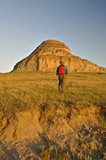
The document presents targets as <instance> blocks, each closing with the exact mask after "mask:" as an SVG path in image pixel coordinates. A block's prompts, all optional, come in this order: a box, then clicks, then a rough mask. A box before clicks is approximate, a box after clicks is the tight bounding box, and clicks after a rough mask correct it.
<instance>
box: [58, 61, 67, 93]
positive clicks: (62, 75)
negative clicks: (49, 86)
mask: <svg viewBox="0 0 106 160" xmlns="http://www.w3.org/2000/svg"><path fill="white" fill-rule="evenodd" d="M67 74H68V69H67V67H66V66H65V65H64V61H63V60H61V61H60V65H59V66H58V67H57V70H56V80H59V84H58V90H59V92H63V91H64V83H65V79H66V78H67Z"/></svg>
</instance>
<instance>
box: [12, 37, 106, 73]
mask: <svg viewBox="0 0 106 160" xmlns="http://www.w3.org/2000/svg"><path fill="white" fill-rule="evenodd" d="M61 59H63V60H64V61H65V65H66V66H67V67H68V70H69V72H106V68H103V67H100V66H98V65H96V64H93V63H92V62H90V61H88V60H85V59H81V58H80V57H78V56H75V55H72V54H71V50H70V49H69V47H67V46H66V45H65V44H64V43H63V42H60V41H56V40H47V41H44V42H42V43H41V44H40V45H39V46H38V47H37V48H36V49H35V50H34V51H33V52H32V53H31V54H30V55H29V56H28V57H26V58H24V59H23V60H21V61H20V62H18V63H17V64H16V65H15V66H14V68H13V71H14V72H22V71H56V68H57V66H58V65H59V62H60V60H61Z"/></svg>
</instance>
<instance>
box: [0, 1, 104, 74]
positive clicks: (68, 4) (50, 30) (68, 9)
mask: <svg viewBox="0 0 106 160" xmlns="http://www.w3.org/2000/svg"><path fill="white" fill-rule="evenodd" d="M48 39H55V40H59V41H62V42H64V43H65V44H66V45H67V46H68V47H69V48H70V49H71V51H72V54H74V55H76V56H79V57H81V58H83V59H88V60H90V61H91V62H93V63H95V64H98V65H100V66H103V67H106V53H105V51H106V0H0V72H9V71H11V70H12V69H13V66H14V65H15V64H16V63H17V62H18V61H20V60H21V59H23V58H25V57H26V56H28V55H29V54H30V53H31V52H32V51H33V50H34V49H36V47H37V46H38V45H40V43H41V42H42V41H44V40H48Z"/></svg>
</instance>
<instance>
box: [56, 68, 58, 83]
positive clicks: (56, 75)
mask: <svg viewBox="0 0 106 160" xmlns="http://www.w3.org/2000/svg"><path fill="white" fill-rule="evenodd" d="M56 80H58V68H57V70H56Z"/></svg>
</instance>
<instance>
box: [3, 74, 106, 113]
mask: <svg viewBox="0 0 106 160" xmlns="http://www.w3.org/2000/svg"><path fill="white" fill-rule="evenodd" d="M57 88H58V82H57V81H56V80H55V73H51V72H50V73H49V72H46V73H44V72H22V73H7V74H0V110H1V111H3V112H14V111H15V112H16V111H20V110H21V111H22V110H27V109H31V108H33V107H34V106H35V105H40V104H45V103H46V104H51V103H52V104H56V105H58V104H60V103H63V104H86V105H90V104H95V105H99V106H105V105H106V74H105V73H102V74H100V73H70V74H69V75H68V78H67V80H66V87H65V91H64V93H63V94H60V93H59V92H58V90H57Z"/></svg>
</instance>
